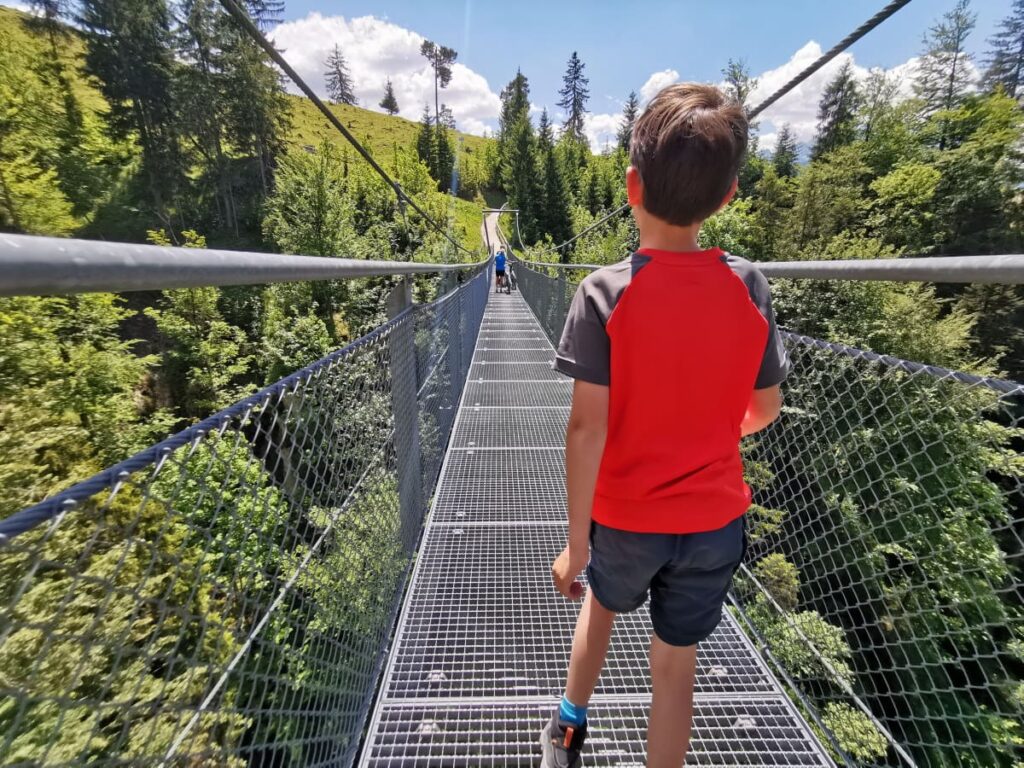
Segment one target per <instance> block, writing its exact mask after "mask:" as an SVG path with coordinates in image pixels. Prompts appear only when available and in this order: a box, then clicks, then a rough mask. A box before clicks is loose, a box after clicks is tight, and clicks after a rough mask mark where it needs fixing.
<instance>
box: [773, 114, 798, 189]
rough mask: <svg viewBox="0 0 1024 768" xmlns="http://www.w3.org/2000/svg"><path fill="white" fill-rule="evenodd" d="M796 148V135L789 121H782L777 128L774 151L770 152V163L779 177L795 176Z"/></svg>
mask: <svg viewBox="0 0 1024 768" xmlns="http://www.w3.org/2000/svg"><path fill="white" fill-rule="evenodd" d="M796 162H797V148H796V136H794V135H793V129H792V128H791V127H790V125H789V123H783V124H782V127H781V128H779V136H778V138H777V140H776V142H775V152H774V153H773V154H772V165H773V166H774V168H775V173H776V174H777V175H778V176H780V177H792V176H796Z"/></svg>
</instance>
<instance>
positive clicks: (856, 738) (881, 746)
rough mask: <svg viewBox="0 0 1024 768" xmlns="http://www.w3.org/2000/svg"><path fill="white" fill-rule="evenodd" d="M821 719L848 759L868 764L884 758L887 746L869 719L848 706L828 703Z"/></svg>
mask: <svg viewBox="0 0 1024 768" xmlns="http://www.w3.org/2000/svg"><path fill="white" fill-rule="evenodd" d="M821 719H822V721H823V722H824V723H825V725H826V727H827V728H828V729H829V730H830V731H831V732H832V734H833V735H834V736H835V738H836V741H838V742H839V746H841V747H842V748H843V751H844V752H846V754H848V755H849V756H850V757H852V758H854V759H856V760H860V761H862V762H869V761H872V760H878V759H880V758H883V757H885V755H886V753H887V752H888V751H889V744H888V742H886V740H885V736H883V735H882V734H881V733H880V732H879V730H878V729H877V728H876V727H875V724H874V723H873V722H871V719H870V718H869V717H868V716H867V715H865V714H864V713H863V712H860V711H858V710H856V709H854V708H853V707H851V706H850V705H849V704H843V703H841V702H836V701H830V702H829V703H828V704H826V705H825V709H824V711H823V712H822V713H821Z"/></svg>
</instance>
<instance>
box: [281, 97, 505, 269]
mask: <svg viewBox="0 0 1024 768" xmlns="http://www.w3.org/2000/svg"><path fill="white" fill-rule="evenodd" d="M288 100H289V102H290V103H291V108H292V128H291V131H290V133H289V135H288V142H289V144H291V145H292V146H293V147H296V148H302V147H316V146H317V145H318V144H320V143H321V142H322V141H329V142H331V143H332V144H336V145H338V146H339V147H347V146H349V143H348V141H347V140H346V139H345V137H344V136H342V135H341V134H340V133H339V132H338V131H337V129H335V128H334V126H332V125H331V124H330V123H328V122H327V118H325V117H324V116H323V115H322V114H321V113H320V110H319V109H317V108H316V107H315V106H314V105H313V102H311V101H310V100H309V99H307V98H305V97H304V96H289V97H288ZM328 106H329V107H330V110H331V111H332V112H333V113H334V114H335V115H337V117H338V119H339V120H340V121H341V124H342V125H344V126H345V127H346V128H348V129H349V130H350V131H351V132H352V135H353V136H355V137H356V138H357V139H358V140H359V142H360V143H362V144H363V146H365V147H366V148H367V149H368V150H369V151H370V154H372V155H373V156H374V157H375V158H378V159H379V160H380V162H381V164H382V165H384V166H385V167H386V166H387V165H390V161H389V157H390V156H391V155H392V154H393V153H394V151H395V149H396V148H397V147H411V146H414V145H415V144H416V135H417V133H418V132H419V129H420V126H419V123H414V122H412V121H411V120H406V119H405V118H404V117H392V116H390V115H385V114H383V113H381V112H373V111H372V110H369V109H363V108H361V107H350V106H348V105H347V104H330V105H328ZM456 136H457V139H461V140H462V151H463V152H465V153H466V155H467V157H470V156H474V155H475V156H477V157H479V156H481V155H482V154H483V152H484V149H485V147H486V146H487V142H489V141H493V139H484V138H481V137H480V136H471V135H470V134H467V133H457V134H456ZM453 204H454V206H455V212H454V213H455V231H456V232H458V233H459V234H460V236H461V237H462V238H463V239H464V241H465V245H466V247H467V248H470V249H471V250H472V249H476V248H479V247H480V246H481V244H482V240H481V237H480V223H481V213H480V209H481V206H480V205H479V204H477V203H474V202H470V201H468V200H460V199H455V200H454V201H453Z"/></svg>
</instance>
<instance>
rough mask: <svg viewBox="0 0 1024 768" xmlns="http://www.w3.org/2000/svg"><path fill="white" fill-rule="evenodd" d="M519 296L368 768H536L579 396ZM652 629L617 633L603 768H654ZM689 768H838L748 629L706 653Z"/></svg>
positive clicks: (424, 566) (458, 438)
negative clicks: (570, 428)
mask: <svg viewBox="0 0 1024 768" xmlns="http://www.w3.org/2000/svg"><path fill="white" fill-rule="evenodd" d="M552 355H553V350H552V348H551V345H550V343H549V342H548V340H547V338H546V337H545V335H544V333H543V331H542V330H541V327H540V325H539V324H538V323H537V321H536V319H535V318H534V316H533V314H532V313H531V311H530V309H529V307H528V306H527V305H526V302H524V301H523V299H522V298H521V297H520V296H519V295H518V294H513V295H511V296H506V295H504V294H501V295H492V296H491V301H490V303H489V304H488V306H487V310H486V313H485V315H484V319H483V325H482V327H481V330H480V334H479V337H478V339H477V343H476V350H475V354H474V359H473V365H472V367H471V369H470V374H469V379H468V382H467V384H466V389H465V392H464V393H463V397H462V405H461V408H460V411H459V414H458V418H457V421H456V423H455V429H454V432H453V435H452V439H451V444H450V446H449V448H448V453H447V456H446V458H445V463H444V468H443V470H442V473H441V478H440V482H439V485H438V488H437V493H436V496H435V499H434V503H433V507H432V510H431V514H430V517H429V519H428V521H427V525H426V530H425V533H424V539H423V542H422V546H421V548H420V553H419V558H418V561H417V564H416V569H415V572H414V576H413V581H412V584H411V587H410V590H409V593H408V595H407V596H406V600H405V604H404V606H403V610H402V614H401V618H400V621H399V626H398V631H397V633H396V636H395V639H394V644H393V647H392V650H391V654H390V657H389V660H388V665H387V670H386V674H385V678H384V681H383V686H382V690H381V695H380V699H379V700H378V702H377V706H376V709H375V711H374V714H373V718H372V721H371V725H370V730H369V733H368V735H367V739H366V744H365V747H364V752H363V756H362V761H361V765H363V766H374V767H375V768H376V767H379V766H413V765H415V766H428V765H429V766H467V767H468V766H474V767H475V766H517V767H518V766H524V767H525V766H534V765H537V764H538V762H539V749H538V734H539V732H540V729H541V727H542V726H543V724H544V722H545V721H546V719H547V718H548V717H550V713H551V711H552V708H553V707H554V706H555V704H556V703H557V701H558V697H559V696H560V695H561V693H562V687H563V685H564V675H565V668H566V664H567V662H568V658H569V647H570V643H571V638H572V629H573V626H574V624H575V619H576V613H577V611H578V609H579V603H570V602H568V601H566V600H564V599H563V598H562V597H561V596H560V595H558V594H557V593H556V592H555V590H554V588H553V586H552V585H551V581H550V576H549V569H550V564H551V561H552V560H553V558H554V557H555V555H556V554H557V553H558V552H559V551H560V549H561V547H562V546H563V545H564V542H565V492H564V484H563V476H564V458H563V449H562V446H563V435H564V430H565V423H566V419H567V417H568V413H569V402H570V394H571V387H572V383H571V381H569V380H568V379H565V378H563V377H561V376H560V375H558V374H556V373H554V372H553V371H552V370H551V366H550V363H551V359H552ZM649 637H650V625H649V620H648V617H647V614H646V611H645V610H643V609H641V610H640V611H637V612H636V613H634V614H631V615H626V616H623V617H621V618H620V619H619V621H618V622H617V626H616V630H615V634H614V636H613V638H612V646H611V650H610V652H609V656H608V664H607V666H606V669H605V672H604V674H603V676H602V679H601V682H600V684H599V686H598V689H597V692H596V694H595V696H594V698H593V700H592V702H591V720H592V723H591V736H590V738H589V740H588V742H587V751H586V754H585V756H584V763H585V765H588V766H642V765H643V764H644V748H643V741H644V740H643V736H644V731H645V728H646V711H647V704H648V702H649V699H650V681H649V677H648V673H647V646H648V639H649ZM687 764H688V765H743V766H762V765H764V766H768V765H771V766H807V765H814V766H822V765H832V762H831V760H829V759H828V757H826V755H825V753H824V751H823V750H822V748H821V747H820V746H819V744H818V743H817V741H816V740H815V739H814V737H813V736H812V735H811V733H810V729H809V728H808V726H807V724H806V723H805V722H804V721H803V719H802V718H801V717H800V715H799V714H798V713H797V712H796V710H795V709H794V707H793V706H792V705H791V704H790V701H789V699H788V698H787V697H786V696H785V694H784V693H783V691H782V689H781V688H780V687H779V685H778V684H777V683H776V682H775V680H774V679H773V677H772V675H771V673H770V672H769V671H768V669H767V668H766V667H765V665H764V663H763V662H762V660H761V658H760V657H759V656H758V655H757V653H756V652H755V651H754V649H753V647H752V646H751V645H750V643H749V642H748V641H747V639H746V637H745V636H744V635H743V634H742V632H741V631H740V630H739V628H738V627H737V626H736V624H735V623H734V622H733V620H732V619H731V618H729V617H728V616H726V618H725V619H724V620H723V622H722V624H721V625H720V626H719V628H718V630H717V631H716V632H715V634H714V635H713V636H712V637H711V638H710V639H709V640H708V641H707V642H705V643H704V644H703V645H702V647H701V650H700V654H699V662H698V677H697V687H696V707H695V722H694V739H693V745H692V750H691V756H690V758H689V760H688V763H687Z"/></svg>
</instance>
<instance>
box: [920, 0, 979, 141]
mask: <svg viewBox="0 0 1024 768" xmlns="http://www.w3.org/2000/svg"><path fill="white" fill-rule="evenodd" d="M969 5H970V2H969V0H957V4H956V5H955V6H954V7H953V10H951V11H949V12H948V13H946V14H945V15H944V16H943V17H942V19H941V20H940V21H938V22H936V23H935V24H934V25H933V26H932V28H931V29H930V30H929V31H928V33H927V34H926V35H925V36H924V41H923V43H924V47H925V50H924V54H923V55H922V56H921V59H920V65H919V69H918V73H917V77H916V79H915V80H914V95H916V96H917V97H918V98H919V99H921V101H922V114H923V115H925V116H931V115H934V114H935V113H936V112H939V111H948V110H951V109H955V108H956V107H958V106H960V104H961V103H963V100H964V97H965V96H966V95H967V91H968V89H969V88H970V86H971V67H970V63H971V55H970V54H969V53H968V52H967V50H966V48H965V46H966V43H967V38H968V36H969V35H970V34H971V30H972V29H974V23H975V21H976V20H977V14H975V13H972V12H971V11H970V10H968V8H969ZM948 130H949V126H948V122H947V121H945V120H943V122H942V126H941V129H940V135H939V149H945V148H946V141H947V134H948Z"/></svg>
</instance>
